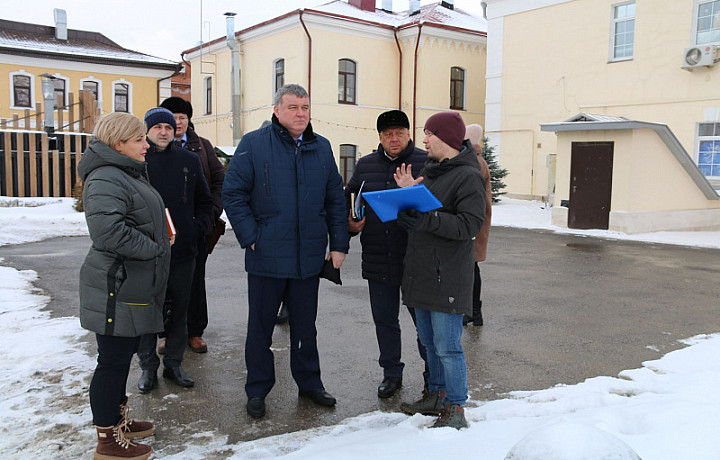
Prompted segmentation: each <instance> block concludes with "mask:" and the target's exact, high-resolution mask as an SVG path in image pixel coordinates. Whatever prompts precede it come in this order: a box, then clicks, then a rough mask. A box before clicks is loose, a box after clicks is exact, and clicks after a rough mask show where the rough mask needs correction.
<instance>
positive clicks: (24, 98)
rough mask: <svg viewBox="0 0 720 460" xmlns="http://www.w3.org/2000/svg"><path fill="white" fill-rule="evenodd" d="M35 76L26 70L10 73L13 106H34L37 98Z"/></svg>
mask: <svg viewBox="0 0 720 460" xmlns="http://www.w3.org/2000/svg"><path fill="white" fill-rule="evenodd" d="M34 83H35V78H34V76H33V75H32V74H29V73H27V72H25V71H22V70H21V71H19V72H12V73H10V87H11V88H12V95H11V97H12V106H13V107H16V108H28V107H32V106H33V101H34V99H35V94H34V93H35V92H34V91H33V89H34Z"/></svg>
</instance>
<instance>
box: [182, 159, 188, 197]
mask: <svg viewBox="0 0 720 460" xmlns="http://www.w3.org/2000/svg"><path fill="white" fill-rule="evenodd" d="M188 173H189V171H188V169H187V166H183V175H184V176H185V184H184V185H183V198H182V200H183V203H187V202H188V198H187V188H188Z"/></svg>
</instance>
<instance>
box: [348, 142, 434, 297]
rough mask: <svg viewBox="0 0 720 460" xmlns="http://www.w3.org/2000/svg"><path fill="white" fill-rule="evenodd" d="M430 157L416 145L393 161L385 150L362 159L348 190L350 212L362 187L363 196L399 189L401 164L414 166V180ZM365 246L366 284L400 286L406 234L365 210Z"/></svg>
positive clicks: (363, 272)
mask: <svg viewBox="0 0 720 460" xmlns="http://www.w3.org/2000/svg"><path fill="white" fill-rule="evenodd" d="M426 160H427V153H426V152H425V151H424V150H421V149H419V148H417V147H415V145H414V144H413V142H412V141H410V143H409V144H408V146H407V148H405V150H403V151H402V152H400V153H399V154H398V156H397V157H396V158H395V159H394V160H391V159H390V158H389V157H388V156H387V155H386V154H385V150H383V146H382V144H380V145H378V148H377V150H375V151H374V152H372V153H371V154H369V155H365V156H364V157H362V158H360V159H359V160H358V162H357V164H356V165H355V170H354V171H353V175H352V177H351V178H350V181H348V184H347V187H345V198H346V203H347V207H348V212H349V211H350V194H351V193H357V192H358V190H359V189H360V185H362V183H363V181H364V182H365V185H363V189H362V191H363V192H374V191H378V190H389V189H395V188H397V184H396V183H395V179H394V177H393V174H395V170H396V169H397V167H398V166H400V165H401V164H403V163H405V164H410V165H412V174H413V177H416V178H417V176H419V175H420V170H422V168H423V165H424V164H425V161H426ZM360 243H361V244H362V277H363V278H365V279H367V280H372V281H379V282H381V283H387V284H394V285H397V286H399V285H400V283H401V281H402V272H403V258H404V257H405V248H406V247H407V232H405V230H403V229H402V228H401V227H399V226H398V225H397V221H396V220H392V221H390V222H385V223H383V222H381V221H380V218H378V216H377V214H375V211H373V210H372V208H371V207H370V206H365V227H364V228H363V230H362V233H361V235H360Z"/></svg>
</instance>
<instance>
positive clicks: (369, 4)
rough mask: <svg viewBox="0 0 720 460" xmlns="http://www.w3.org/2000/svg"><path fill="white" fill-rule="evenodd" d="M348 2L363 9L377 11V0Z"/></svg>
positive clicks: (353, 0) (350, 0)
mask: <svg viewBox="0 0 720 460" xmlns="http://www.w3.org/2000/svg"><path fill="white" fill-rule="evenodd" d="M348 3H349V4H350V5H352V6H354V7H355V8H360V9H361V10H363V11H372V12H374V11H375V0H348Z"/></svg>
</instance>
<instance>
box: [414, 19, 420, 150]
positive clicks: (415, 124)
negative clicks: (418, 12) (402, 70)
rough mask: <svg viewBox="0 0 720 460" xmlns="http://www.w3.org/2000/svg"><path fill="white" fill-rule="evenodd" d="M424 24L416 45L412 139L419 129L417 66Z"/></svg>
mask: <svg viewBox="0 0 720 460" xmlns="http://www.w3.org/2000/svg"><path fill="white" fill-rule="evenodd" d="M422 26H423V25H422V22H421V23H418V36H417V42H416V43H415V62H414V64H413V66H414V68H413V107H412V109H413V130H412V137H413V139H414V138H415V130H416V129H417V66H418V48H419V47H420V34H421V33H422Z"/></svg>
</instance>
